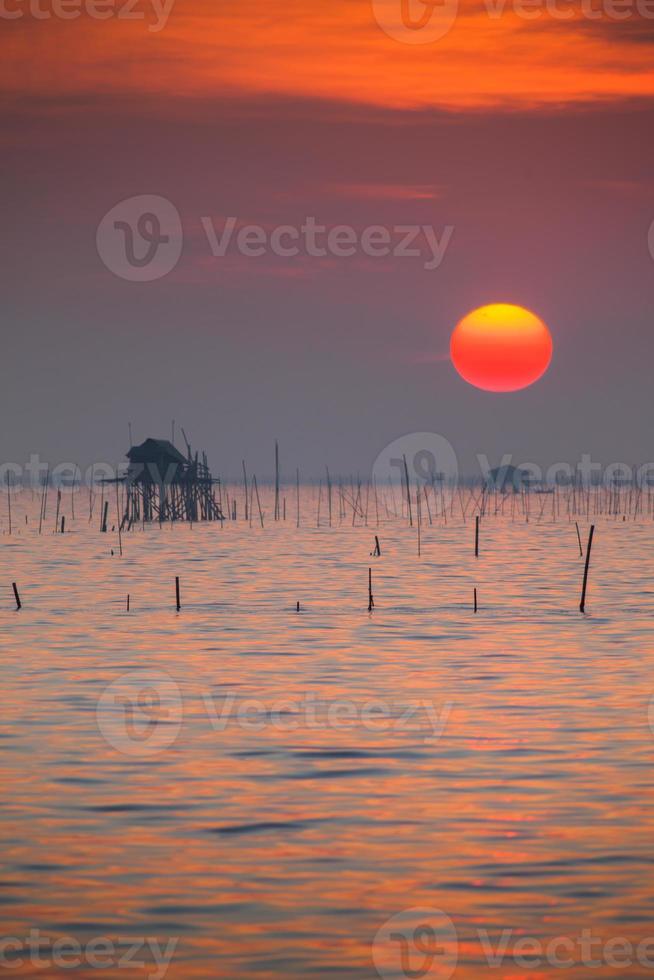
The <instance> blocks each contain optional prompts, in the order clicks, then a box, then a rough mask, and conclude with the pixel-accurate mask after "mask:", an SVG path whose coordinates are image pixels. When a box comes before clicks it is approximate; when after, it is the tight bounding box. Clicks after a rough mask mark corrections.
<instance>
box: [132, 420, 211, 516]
mask: <svg viewBox="0 0 654 980" xmlns="http://www.w3.org/2000/svg"><path fill="white" fill-rule="evenodd" d="M127 458H128V460H129V467H128V470H127V475H126V476H125V478H124V480H125V484H126V487H127V502H126V507H125V516H124V518H123V523H127V524H128V525H129V524H133V523H135V522H137V521H221V520H223V513H222V510H221V508H220V505H219V504H218V502H217V500H216V498H215V493H214V484H216V483H218V482H219V481H218V480H214V479H213V477H212V476H211V473H210V472H209V467H208V465H207V457H206V454H205V453H203V454H202V459H201V460H200V459H199V457H198V453H195V456H192V454H191V447H190V446H188V456H186V457H185V456H183V455H182V454H181V453H180V452H179V450H178V449H176V448H175V446H173V444H172V442H169V441H168V440H167V439H146V440H145V442H143V443H141V445H140V446H132V448H131V449H130V450H129V452H128V453H127Z"/></svg>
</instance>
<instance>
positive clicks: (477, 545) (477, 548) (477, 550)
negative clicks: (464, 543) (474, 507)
mask: <svg viewBox="0 0 654 980" xmlns="http://www.w3.org/2000/svg"><path fill="white" fill-rule="evenodd" d="M475 558H479V514H477V516H476V517H475Z"/></svg>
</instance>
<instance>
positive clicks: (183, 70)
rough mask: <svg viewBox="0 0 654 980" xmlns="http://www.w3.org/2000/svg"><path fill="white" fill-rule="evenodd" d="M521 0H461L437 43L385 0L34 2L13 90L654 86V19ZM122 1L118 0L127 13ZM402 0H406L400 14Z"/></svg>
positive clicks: (218, 92)
mask: <svg viewBox="0 0 654 980" xmlns="http://www.w3.org/2000/svg"><path fill="white" fill-rule="evenodd" d="M17 2H20V0H17ZM79 2H80V4H82V6H83V5H84V3H85V2H88V0H79ZM515 2H516V0H506V2H504V0H502V3H500V0H483V2H482V3H481V4H480V3H479V2H477V0H475V2H473V0H461V2H460V4H459V7H458V15H457V17H456V18H455V20H454V22H453V24H452V27H451V29H450V30H449V31H448V32H447V33H446V34H445V35H444V36H443V37H441V38H439V39H438V40H436V41H433V42H432V43H427V44H413V43H412V44H407V43H402V41H401V40H400V41H398V40H395V39H394V38H393V37H390V36H389V35H388V33H385V31H384V30H383V29H382V27H381V26H380V24H379V23H378V22H377V20H376V19H375V15H374V8H373V5H372V3H368V2H357V3H353V2H351V0H331V2H330V3H328V4H318V3H314V4H306V3H305V2H303V0H267V2H266V3H265V4H259V5H250V6H249V7H244V6H243V5H242V4H216V3H214V2H213V0H184V2H183V3H182V2H180V0H177V3H175V5H174V6H173V8H172V12H171V14H170V17H169V19H168V21H167V22H166V24H165V26H164V27H163V28H162V29H161V30H159V31H157V32H155V33H153V32H152V31H151V30H150V28H151V27H152V21H153V17H154V13H153V10H154V4H153V0H139V3H140V8H137V9H140V12H141V13H142V14H143V17H142V19H136V20H127V19H120V18H119V17H118V16H115V17H113V18H112V19H108V20H103V21H98V20H94V19H93V18H91V17H90V16H88V15H87V14H85V13H82V15H81V16H80V17H78V18H77V19H75V20H66V21H63V20H57V19H56V18H52V19H46V20H35V19H34V18H33V17H30V16H29V13H28V8H27V7H24V8H22V9H23V14H24V15H23V16H22V17H21V18H20V19H17V20H10V21H7V22H6V23H3V34H4V37H5V51H4V55H3V61H2V65H1V66H0V90H2V91H4V92H5V93H13V94H15V95H20V97H25V96H26V95H45V94H46V93H48V94H50V95H51V96H55V97H59V98H62V97H65V96H67V95H68V96H81V95H98V94H105V95H106V94H109V93H112V94H115V95H116V94H119V95H123V96H130V97H134V96H136V97H139V96H140V97H144V96H147V95H156V96H165V97H166V98H175V99H182V100H183V99H187V100H188V99H192V98H194V97H205V98H218V99H220V100H221V101H222V100H225V99H228V98H229V99H238V98H242V97H247V98H250V99H254V98H261V99H265V98H269V97H271V96H272V97H280V96H284V97H286V98H295V99H302V98H312V99H314V100H321V101H323V102H332V103H341V104H342V103H351V104H361V105H367V106H373V107H374V106H377V107H391V108H395V109H413V110H415V109H428V108H430V107H441V108H449V109H457V110H470V109H480V108H485V107H507V108H511V107H523V108H524V107H543V106H544V107H547V106H559V105H569V104H572V103H578V102H592V101H595V100H599V101H607V100H631V99H634V98H643V97H645V98H648V99H649V98H651V97H652V96H653V95H654V70H653V68H652V51H651V47H652V46H653V44H654V37H653V31H654V25H653V22H652V21H651V20H646V19H644V18H642V17H641V18H638V17H637V16H635V17H634V18H632V19H630V20H627V21H614V20H610V19H606V20H600V21H597V20H592V21H591V20H589V19H588V18H584V17H583V16H582V15H581V14H580V13H579V11H576V12H575V16H574V18H573V19H572V20H557V19H556V18H554V17H552V16H551V15H548V14H547V12H546V11H545V10H543V11H540V13H541V14H542V16H541V17H540V18H538V19H526V18H525V17H524V16H520V15H519V14H518V13H516V10H515V6H514V4H515ZM641 2H642V0H641ZM122 3H123V0H116V6H115V8H114V9H115V10H116V11H117V12H120V10H121V4H122ZM543 3H545V0H543ZM498 4H499V6H498ZM389 9H391V8H389ZM399 10H400V7H399V0H398V17H399ZM26 65H29V71H26V70H25V66H26Z"/></svg>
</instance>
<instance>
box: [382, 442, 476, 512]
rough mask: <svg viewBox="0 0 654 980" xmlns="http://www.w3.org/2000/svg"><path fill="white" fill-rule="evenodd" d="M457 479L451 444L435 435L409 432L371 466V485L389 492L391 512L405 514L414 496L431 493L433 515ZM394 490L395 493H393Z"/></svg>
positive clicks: (443, 505)
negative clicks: (426, 492) (391, 499)
mask: <svg viewBox="0 0 654 980" xmlns="http://www.w3.org/2000/svg"><path fill="white" fill-rule="evenodd" d="M458 477H459V463H458V460H457V455H456V453H455V451H454V447H453V446H452V444H451V443H450V442H449V441H448V440H447V439H446V438H445V436H441V435H438V433H436V432H409V433H408V434H407V435H405V436H400V437H399V438H398V439H394V440H393V442H391V443H389V445H388V446H386V447H385V448H384V449H382V451H381V452H380V453H379V455H378V456H377V459H376V460H375V462H374V463H373V466H372V479H373V483H374V484H375V485H376V486H377V487H379V489H380V490H381V489H390V491H391V493H392V495H393V499H395V512H396V513H398V512H401V513H405V512H406V511H407V510H408V508H409V506H410V501H411V499H414V498H415V496H416V493H417V494H418V497H419V498H420V496H421V494H422V493H423V491H426V490H432V491H433V494H434V496H433V506H434V508H435V510H436V513H443V512H444V511H445V509H446V508H447V506H448V504H449V503H450V501H451V496H452V492H453V490H454V489H455V487H456V485H457V482H458ZM396 491H397V493H396Z"/></svg>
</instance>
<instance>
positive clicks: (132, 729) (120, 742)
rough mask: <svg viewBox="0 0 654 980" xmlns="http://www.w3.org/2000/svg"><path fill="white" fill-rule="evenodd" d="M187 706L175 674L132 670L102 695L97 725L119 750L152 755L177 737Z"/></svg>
mask: <svg viewBox="0 0 654 980" xmlns="http://www.w3.org/2000/svg"><path fill="white" fill-rule="evenodd" d="M183 715H184V709H183V704H182V695H181V692H180V689H179V687H178V685H177V683H176V682H175V681H174V680H173V679H172V677H171V676H170V675H169V674H167V673H165V672H164V671H161V670H156V671H155V670H130V671H128V672H127V673H124V674H121V675H120V677H118V678H117V679H116V680H115V681H113V682H112V683H111V684H110V685H109V686H108V687H107V688H106V689H105V690H104V691H103V692H102V694H101V696H100V699H99V700H98V704H97V707H96V718H97V722H98V728H99V729H100V732H101V734H102V735H103V736H104V738H105V740H106V741H107V742H108V743H109V745H111V746H112V747H113V748H114V749H116V750H117V751H118V752H121V753H122V754H123V755H129V756H140V757H143V756H153V755H158V754H159V753H160V752H163V751H164V750H165V749H167V748H170V746H171V745H173V743H174V742H175V740H176V739H177V736H178V735H179V731H180V728H181V726H182V719H183Z"/></svg>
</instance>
